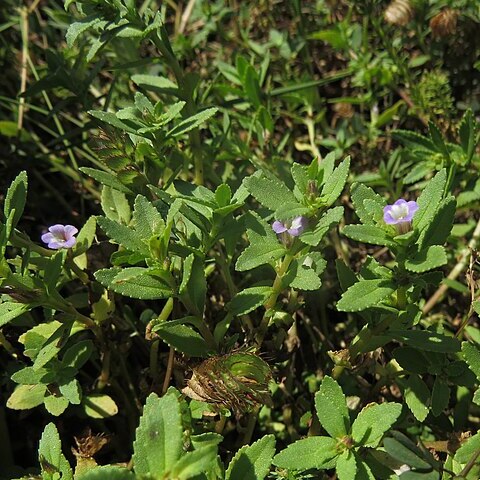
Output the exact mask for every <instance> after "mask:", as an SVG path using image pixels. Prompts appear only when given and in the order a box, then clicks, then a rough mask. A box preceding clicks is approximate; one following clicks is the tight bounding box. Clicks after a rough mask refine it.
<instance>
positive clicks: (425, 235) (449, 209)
mask: <svg viewBox="0 0 480 480" xmlns="http://www.w3.org/2000/svg"><path fill="white" fill-rule="evenodd" d="M456 205H457V203H456V201H455V197H448V198H446V199H445V200H443V201H442V202H441V203H440V205H439V207H438V209H437V211H436V212H435V215H434V216H433V219H432V221H431V223H430V225H429V226H428V227H427V228H426V229H425V230H423V231H422V233H421V234H420V237H419V239H418V242H417V243H418V245H419V248H420V249H421V250H422V249H424V248H426V247H428V246H430V245H443V244H444V243H445V242H446V241H447V238H448V236H449V235H450V232H451V230H452V227H453V220H454V218H455V210H456Z"/></svg>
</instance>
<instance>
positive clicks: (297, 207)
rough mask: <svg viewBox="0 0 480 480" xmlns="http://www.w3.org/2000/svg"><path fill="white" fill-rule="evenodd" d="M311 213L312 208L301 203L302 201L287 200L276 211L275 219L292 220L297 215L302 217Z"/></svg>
mask: <svg viewBox="0 0 480 480" xmlns="http://www.w3.org/2000/svg"><path fill="white" fill-rule="evenodd" d="M308 213H310V209H309V208H308V207H305V206H304V205H301V204H300V203H297V202H295V203H290V202H286V203H284V204H282V205H281V206H280V207H279V208H277V210H276V211H275V215H274V217H275V220H280V221H283V220H290V219H292V218H295V217H300V216H303V215H308Z"/></svg>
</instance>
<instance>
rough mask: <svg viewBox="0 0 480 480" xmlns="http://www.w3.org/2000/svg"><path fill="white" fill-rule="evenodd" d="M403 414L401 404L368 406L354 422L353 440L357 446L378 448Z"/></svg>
mask: <svg viewBox="0 0 480 480" xmlns="http://www.w3.org/2000/svg"><path fill="white" fill-rule="evenodd" d="M401 412H402V406H401V405H400V404H399V403H381V404H374V405H367V406H366V407H365V408H364V409H363V410H362V411H361V412H360V413H359V414H358V417H357V418H356V419H355V421H354V422H353V425H352V438H353V440H354V441H355V443H356V444H357V445H362V446H364V447H370V448H376V447H377V446H378V444H379V443H380V440H381V439H382V436H383V434H384V433H385V432H386V431H387V430H389V429H390V428H391V426H392V425H393V424H394V423H395V422H396V421H397V418H398V417H399V416H400V413H401ZM379 419H381V421H379Z"/></svg>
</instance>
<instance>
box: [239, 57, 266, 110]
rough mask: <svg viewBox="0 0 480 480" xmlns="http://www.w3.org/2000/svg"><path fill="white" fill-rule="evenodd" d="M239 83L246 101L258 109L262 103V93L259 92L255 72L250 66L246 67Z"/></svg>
mask: <svg viewBox="0 0 480 480" xmlns="http://www.w3.org/2000/svg"><path fill="white" fill-rule="evenodd" d="M241 81H242V84H243V89H244V91H245V93H246V94H247V97H248V99H249V100H250V102H252V105H253V106H254V107H257V108H258V107H259V106H260V105H261V103H262V91H261V90H260V84H259V82H258V75H257V72H256V71H255V69H254V68H253V67H252V66H251V65H248V66H247V67H246V69H245V72H244V74H243V75H242V77H241Z"/></svg>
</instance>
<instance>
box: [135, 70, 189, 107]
mask: <svg viewBox="0 0 480 480" xmlns="http://www.w3.org/2000/svg"><path fill="white" fill-rule="evenodd" d="M131 80H132V82H133V83H135V84H136V85H138V86H139V87H142V88H144V89H145V90H149V91H154V92H157V93H174V92H176V91H177V90H178V86H177V84H176V83H174V82H172V81H171V80H169V79H168V78H166V77H160V76H157V75H143V74H136V75H132V76H131ZM182 103H183V104H184V105H185V102H182Z"/></svg>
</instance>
